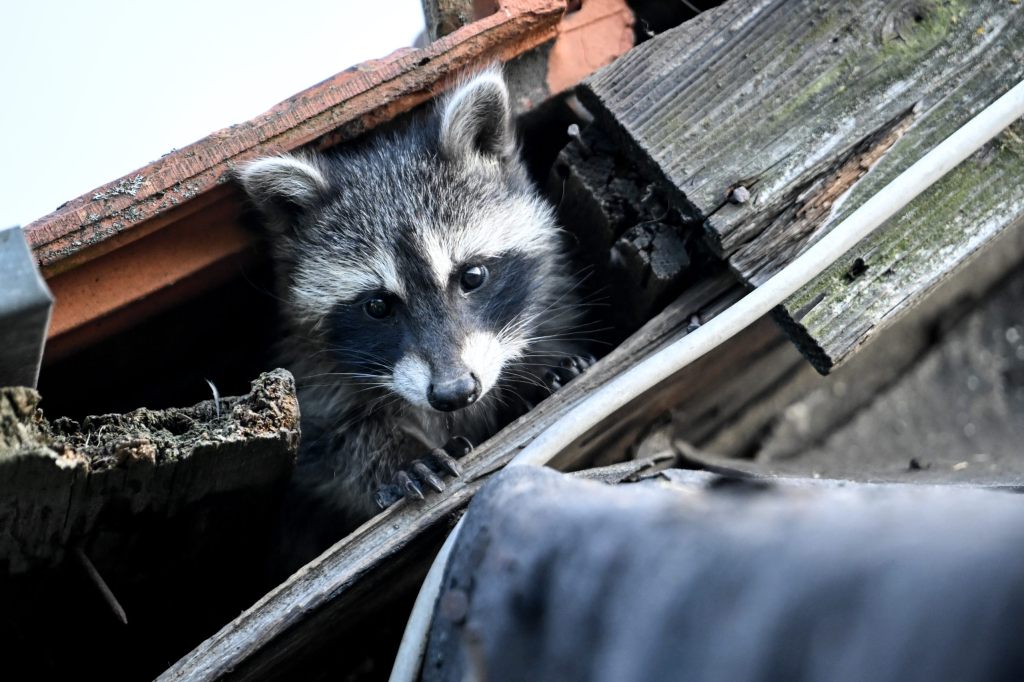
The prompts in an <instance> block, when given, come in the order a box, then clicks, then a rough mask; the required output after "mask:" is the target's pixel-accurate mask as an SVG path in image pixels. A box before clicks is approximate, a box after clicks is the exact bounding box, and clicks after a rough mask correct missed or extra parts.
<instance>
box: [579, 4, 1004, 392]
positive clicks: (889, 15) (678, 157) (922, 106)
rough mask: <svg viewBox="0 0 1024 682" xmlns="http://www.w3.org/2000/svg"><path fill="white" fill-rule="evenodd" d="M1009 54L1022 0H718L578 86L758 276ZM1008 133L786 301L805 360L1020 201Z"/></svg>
mask: <svg viewBox="0 0 1024 682" xmlns="http://www.w3.org/2000/svg"><path fill="white" fill-rule="evenodd" d="M1022 54H1024V8H1022V7H1021V6H1020V5H1018V4H1014V3H1009V2H1002V1H1001V0H982V1H979V2H974V3H957V2H951V1H949V0H916V1H914V2H898V3H891V2H884V1H883V0H858V1H856V2H844V3H819V2H812V1H811V0H772V1H770V2H757V1H755V0H732V1H731V2H728V3H726V4H724V5H722V6H721V7H719V8H717V9H714V10H711V11H708V12H705V13H704V14H702V15H700V16H698V17H697V18H695V19H694V20H693V21H690V22H688V23H686V24H684V25H682V26H680V27H678V28H676V29H673V30H671V31H667V32H666V33H664V34H662V35H659V36H656V37H655V38H653V39H652V40H650V41H648V42H647V43H645V44H643V45H641V46H640V47H638V48H637V49H635V50H633V51H631V52H630V53H629V54H628V55H626V56H625V57H623V58H622V59H620V60H618V61H617V62H616V63H615V64H613V65H612V66H611V67H609V68H607V69H605V70H603V71H602V72H600V73H598V74H596V75H595V76H594V77H592V78H591V79H589V80H588V81H587V82H586V83H585V84H584V86H583V88H582V92H581V99H582V100H583V101H584V102H585V103H586V104H587V105H588V106H589V107H590V108H591V109H592V110H593V112H594V113H595V115H596V116H597V117H598V119H599V120H600V121H601V122H602V124H603V125H605V126H606V127H608V128H609V129H612V130H614V131H615V132H616V134H617V135H618V136H619V137H620V138H621V139H623V140H625V143H626V144H627V145H628V146H629V148H630V149H632V150H633V152H634V153H635V154H636V155H637V156H638V157H639V158H640V159H641V160H642V161H643V162H644V164H645V165H646V167H647V168H648V169H649V170H650V171H651V172H652V173H653V174H654V175H655V176H656V177H659V178H661V179H662V180H663V181H664V182H665V184H666V185H668V186H669V187H671V188H673V190H674V192H675V196H676V199H677V201H678V202H679V203H680V204H681V205H682V206H684V207H685V208H686V209H688V210H689V211H690V212H691V213H692V214H694V216H695V217H696V218H698V219H702V220H704V221H705V228H706V233H707V238H708V242H709V244H710V245H711V246H712V247H713V248H714V250H715V251H716V252H717V253H718V254H719V255H720V256H721V257H723V258H726V259H727V260H728V262H729V265H730V267H731V268H732V269H733V270H734V271H735V272H736V273H737V274H738V275H739V276H740V277H741V278H742V279H743V280H744V281H745V282H747V283H748V284H749V285H751V286H757V285H758V284H760V283H762V282H764V281H765V280H766V279H767V278H768V277H770V276H771V275H772V274H773V273H775V272H777V271H778V270H779V268H781V267H782V266H784V265H785V264H786V263H787V262H789V261H790V260H791V259H792V258H793V257H795V256H796V255H797V254H799V253H800V252H801V251H802V250H804V249H805V248H806V247H807V246H808V245H809V244H810V243H812V242H813V241H815V240H816V239H818V238H819V237H820V236H822V235H823V234H825V233H827V232H828V231H829V230H830V229H832V227H834V226H835V225H836V224H838V222H840V221H841V220H842V219H843V218H845V217H846V216H847V215H849V213H850V212H852V211H853V210H854V209H855V208H856V207H857V206H859V205H860V204H861V203H863V202H864V201H865V200H866V199H867V198H868V197H870V196H871V195H872V194H873V193H874V192H876V191H877V190H878V189H879V188H880V187H882V186H883V185H884V184H886V183H887V182H888V181H889V180H891V179H892V178H894V177H895V176H896V175H897V174H898V173H899V172H901V171H902V170H904V169H905V168H907V167H908V166H909V165H910V164H911V163H913V162H914V161H916V160H917V159H918V158H920V157H921V156H922V155H923V154H924V153H925V152H927V151H928V150H929V149H930V148H931V147H933V146H934V145H935V144H937V143H938V142H940V141H941V140H943V139H944V138H945V137H947V136H948V135H949V134H950V133H951V132H953V131H954V130H956V129H957V128H958V127H959V126H960V125H962V124H963V123H964V122H966V121H967V120H968V119H969V118H971V117H972V116H973V115H974V114H976V113H977V112H978V111H980V110H981V109H982V108H984V107H985V106H986V105H987V104H989V103H990V102H992V101H993V100H995V99H996V98H997V97H998V96H999V95H1000V94H1002V93H1003V92H1004V91H1005V90H1007V89H1008V88H1009V87H1010V86H1012V85H1013V84H1015V83H1016V82H1017V81H1018V80H1019V79H1020V78H1021V74H1022V73H1024V67H1022V64H1024V60H1022V57H1021V55H1022ZM1022 138H1024V130H1022V129H1021V127H1020V124H1018V125H1017V126H1014V128H1013V129H1011V130H1008V131H1007V132H1006V133H1004V134H1003V135H1002V136H1001V137H1000V138H999V139H997V140H996V141H995V142H994V143H993V144H991V145H990V146H989V147H988V148H987V149H986V150H984V151H983V152H981V153H979V154H977V155H975V157H973V158H972V159H970V160H969V161H967V162H966V163H965V164H963V165H962V166H961V167H959V168H958V169H956V170H955V171H954V172H953V173H951V174H950V175H948V176H946V178H945V179H944V180H943V181H941V182H940V183H939V184H938V185H937V186H935V187H934V188H932V190H931V191H929V192H928V193H926V194H925V195H924V196H922V197H920V198H918V200H917V201H915V202H914V203H913V204H912V205H911V206H909V207H908V208H907V209H906V210H904V211H903V212H901V213H900V214H899V215H898V216H897V217H896V218H894V219H893V220H892V221H890V224H889V225H888V226H887V227H886V228H885V229H884V230H883V231H881V232H880V233H877V234H876V235H875V236H874V237H872V238H871V239H869V240H866V241H865V243H864V244H861V245H860V246H859V247H858V248H857V249H856V250H855V252H854V253H851V254H850V256H849V258H847V259H845V260H844V261H842V262H841V263H839V264H837V265H836V266H835V267H834V268H833V269H832V270H831V271H830V272H829V273H827V274H825V275H823V276H822V277H821V278H819V279H818V280H816V281H815V282H814V283H812V284H811V285H809V286H808V287H807V288H805V289H804V290H803V291H802V292H800V293H799V294H797V295H796V296H794V297H793V298H791V299H790V300H789V301H787V302H786V304H785V305H784V306H783V307H782V309H781V310H780V312H779V315H780V317H781V318H782V319H783V320H785V322H786V328H787V330H788V331H790V332H791V334H792V335H793V337H794V339H795V340H796V341H797V343H798V345H799V346H800V347H801V349H802V350H804V352H805V353H806V354H807V355H808V357H809V358H810V359H811V361H812V363H813V364H814V365H815V367H816V368H817V369H818V370H819V371H821V372H828V371H830V369H832V368H833V367H836V366H838V365H839V364H841V363H842V362H844V361H845V360H846V359H848V357H849V356H850V355H851V354H852V353H853V352H854V351H855V350H856V349H857V348H858V346H859V345H860V344H862V343H863V342H865V341H866V340H867V339H869V338H870V337H871V336H872V335H873V334H875V333H877V331H878V330H879V329H881V328H882V327H884V326H886V325H888V324H889V323H891V322H892V320H894V319H896V318H897V317H898V316H899V315H900V314H902V313H903V312H904V311H905V310H907V309H909V308H910V307H912V306H913V305H915V304H916V303H917V302H918V301H919V300H921V299H922V298H923V297H924V296H925V295H926V294H927V292H928V291H929V290H930V289H931V288H933V287H934V286H935V285H936V284H937V283H938V282H939V281H941V280H942V279H943V278H944V277H946V276H948V274H949V273H951V272H952V271H953V270H955V269H956V268H958V267H959V266H960V265H962V264H963V263H964V262H965V261H966V260H967V259H969V258H970V257H971V255H972V254H974V253H975V252H976V251H978V250H979V249H981V248H983V247H984V246H985V244H987V243H988V242H989V241H990V240H991V239H992V238H993V237H994V236H995V235H996V234H998V233H999V232H1000V231H1002V230H1003V229H1005V228H1006V227H1007V226H1009V225H1010V224H1011V223H1012V222H1013V221H1014V220H1016V219H1017V218H1018V217H1020V216H1021V215H1024V186H1022V185H1021V183H1019V182H1017V181H1015V180H1014V178H1019V177H1020V175H1021V173H1022V172H1024V144H1021V140H1022ZM733 190H738V191H737V192H736V193H734V192H733Z"/></svg>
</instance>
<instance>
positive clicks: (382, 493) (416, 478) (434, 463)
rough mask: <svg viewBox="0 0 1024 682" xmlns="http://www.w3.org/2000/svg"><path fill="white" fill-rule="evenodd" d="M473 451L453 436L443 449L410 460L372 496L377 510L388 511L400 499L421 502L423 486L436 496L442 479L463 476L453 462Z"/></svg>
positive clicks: (456, 463)
mask: <svg viewBox="0 0 1024 682" xmlns="http://www.w3.org/2000/svg"><path fill="white" fill-rule="evenodd" d="M472 450H473V444H472V443H470V442H469V439H467V438H464V437H462V436H456V437H455V438H452V439H451V440H450V441H448V442H447V443H445V446H444V447H443V448H434V449H433V450H432V451H431V452H430V454H428V455H427V456H426V457H423V458H422V459H417V460H413V462H412V463H411V464H410V465H409V467H408V468H407V469H403V470H401V471H399V472H398V473H397V474H395V476H394V478H392V479H391V483H389V484H387V485H384V486H381V487H380V489H379V490H377V493H376V494H375V495H374V496H373V499H374V501H375V502H376V503H377V506H378V507H380V508H381V509H387V508H388V507H390V506H391V505H393V504H394V503H395V502H398V501H399V500H400V499H402V498H403V497H411V498H415V499H417V500H422V499H424V494H423V487H422V486H421V483H422V484H425V485H427V486H429V487H430V488H431V489H433V490H434V491H436V492H439V493H440V492H444V489H445V485H444V481H443V480H442V478H441V476H444V475H450V476H462V467H461V466H460V465H459V463H458V461H457V460H456V458H457V457H463V456H465V455H466V454H468V453H469V452H471V451H472Z"/></svg>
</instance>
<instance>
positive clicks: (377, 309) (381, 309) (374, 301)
mask: <svg viewBox="0 0 1024 682" xmlns="http://www.w3.org/2000/svg"><path fill="white" fill-rule="evenodd" d="M363 307H364V308H366V314H367V315H369V316H370V317H372V318H374V319H375V320H383V319H384V318H385V317H387V316H388V315H390V314H391V307H392V306H391V301H389V300H388V299H386V298H381V297H380V296H374V297H373V298H371V299H370V300H369V301H367V302H366V303H365V304H364V305H363Z"/></svg>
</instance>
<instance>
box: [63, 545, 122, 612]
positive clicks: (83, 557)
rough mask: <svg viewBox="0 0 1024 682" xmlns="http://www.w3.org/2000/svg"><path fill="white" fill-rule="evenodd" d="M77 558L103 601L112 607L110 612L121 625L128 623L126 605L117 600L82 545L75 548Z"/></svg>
mask: <svg viewBox="0 0 1024 682" xmlns="http://www.w3.org/2000/svg"><path fill="white" fill-rule="evenodd" d="M73 553H74V555H75V558H76V559H77V560H78V564H79V565H80V566H81V567H82V570H83V571H85V574H86V575H87V576H88V577H89V580H90V581H91V582H92V583H93V584H94V585H95V586H96V589H97V590H99V593H100V596H102V597H103V601H105V602H106V603H107V606H109V607H110V612H111V613H113V614H114V617H115V618H117V620H118V621H120V623H121V625H128V615H127V614H126V613H125V612H124V607H122V606H121V602H119V601H117V597H115V596H114V592H113V590H111V589H110V586H109V585H107V581H106V580H104V579H103V576H102V575H100V572H99V571H98V570H96V566H95V565H94V564H93V563H92V560H91V559H89V557H88V555H87V554H86V553H85V552H84V551H82V548H81V547H75V549H74V552H73Z"/></svg>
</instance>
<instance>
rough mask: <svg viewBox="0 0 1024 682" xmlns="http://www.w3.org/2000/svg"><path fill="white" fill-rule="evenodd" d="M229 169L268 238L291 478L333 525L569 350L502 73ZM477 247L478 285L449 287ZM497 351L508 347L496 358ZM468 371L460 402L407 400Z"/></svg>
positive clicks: (545, 229) (528, 385) (565, 300)
mask: <svg viewBox="0 0 1024 682" xmlns="http://www.w3.org/2000/svg"><path fill="white" fill-rule="evenodd" d="M239 179H240V181H241V183H242V185H243V187H244V188H245V190H246V191H247V193H248V194H249V196H250V197H251V199H252V202H253V204H254V206H255V207H256V208H257V209H259V211H260V213H261V214H262V216H263V219H264V222H265V223H266V227H267V232H268V234H269V235H270V238H271V243H272V248H273V255H274V258H275V264H276V268H277V278H278V294H279V296H280V298H281V299H282V300H283V302H284V305H283V313H284V317H285V322H286V325H287V339H286V341H285V343H284V360H285V362H286V364H287V366H288V367H289V368H290V369H291V370H292V372H293V373H294V374H295V376H296V379H297V380H298V386H299V399H300V404H301V407H302V429H303V444H302V450H301V454H300V460H299V464H298V467H297V471H296V475H295V484H296V486H295V488H296V489H295V494H296V496H297V497H298V498H301V499H302V500H305V501H306V502H312V503H314V504H316V506H318V507H319V508H320V509H321V510H326V511H333V512H336V513H337V514H338V515H339V517H340V518H343V519H344V523H346V524H351V523H355V522H358V521H361V520H363V519H365V518H367V517H368V516H370V515H372V514H373V513H374V512H375V511H376V507H375V504H374V501H373V494H374V492H375V491H376V490H377V489H378V488H379V487H380V486H382V485H384V484H387V483H388V482H390V481H391V480H392V477H393V476H394V475H395V473H396V472H397V471H399V470H400V469H404V468H406V467H408V466H409V465H410V464H411V462H412V461H413V460H414V459H416V458H418V457H421V456H423V455H424V454H425V453H427V452H428V451H429V450H430V449H431V448H434V447H438V446H441V445H443V444H444V443H445V442H447V441H448V440H449V439H450V438H451V437H452V436H456V435H464V436H467V437H468V438H469V439H470V440H471V441H473V442H474V443H479V442H480V441H482V440H483V439H485V438H486V437H488V436H490V435H491V434H492V433H493V432H494V430H495V429H496V428H498V426H499V425H500V423H501V419H502V406H503V405H507V404H509V403H513V404H514V403H516V402H517V401H518V400H519V397H518V396H521V395H522V394H524V393H528V392H529V391H530V390H532V388H533V386H534V385H535V384H540V383H541V382H540V378H541V377H542V376H543V375H544V373H545V372H546V371H547V370H548V368H549V367H551V366H553V365H556V364H557V363H558V362H559V361H560V360H561V359H562V358H563V357H565V356H567V355H571V354H574V353H576V352H578V348H577V347H576V345H575V344H574V342H573V341H572V340H570V337H572V330H573V328H574V327H575V324H576V311H577V306H576V305H575V302H574V299H573V294H572V291H573V288H574V282H573V280H572V278H571V277H570V276H569V274H568V272H569V270H568V265H567V262H566V260H565V258H564V257H563V255H562V246H561V240H560V233H559V230H558V229H557V227H556V225H555V222H554V217H553V212H552V210H551V208H550V207H549V206H548V205H547V204H546V203H544V202H543V201H542V200H541V198H540V197H539V195H538V194H537V192H536V190H535V189H534V188H533V186H532V185H531V183H530V181H529V179H528V177H527V175H526V171H525V168H524V166H523V164H522V162H521V160H520V159H519V155H518V152H517V150H516V145H515V139H514V135H513V132H512V124H511V114H510V110H509V95H508V91H507V89H506V87H505V84H504V82H503V80H502V78H501V75H500V72H498V71H496V70H490V71H485V72H483V73H482V74H479V75H478V76H476V77H475V78H473V79H471V80H469V81H468V82H466V83H465V84H463V85H461V86H460V87H458V88H457V89H456V90H455V92H454V93H453V94H452V95H450V96H449V97H448V98H447V99H446V100H445V101H444V102H443V103H442V104H441V106H440V107H439V109H438V110H437V111H433V112H429V113H428V114H426V115H424V116H421V117H419V118H417V119H415V120H413V121H412V122H409V123H405V124H403V125H402V126H401V127H397V128H395V129H392V130H391V131H389V132H385V133H382V134H378V135H375V136H372V137H371V138H370V139H367V140H365V141H362V142H359V143H356V144H350V145H347V146H346V147H345V148H343V149H341V150H339V151H337V152H334V153H332V154H330V155H325V156H320V155H317V156H305V157H297V156H288V157H279V158H270V159H261V160H258V161H255V162H253V163H251V164H249V165H248V166H246V167H244V168H243V169H241V171H240V172H239ZM484 263H485V264H486V267H487V268H488V273H489V274H488V279H487V280H486V281H485V283H484V285H483V286H481V287H480V289H479V290H478V291H471V292H466V291H464V290H463V289H462V288H460V287H462V284H461V282H462V280H461V279H460V276H461V275H460V273H462V272H464V271H465V269H466V268H467V267H468V266H470V265H473V264H484ZM375 292H376V293H375ZM382 292H386V294H384V293H382ZM379 295H386V296H387V300H388V301H393V308H392V310H393V311H394V312H393V313H392V316H391V317H390V318H388V319H387V320H383V321H379V320H372V319H370V317H369V315H368V313H367V312H366V309H367V308H366V302H367V301H368V300H369V298H372V297H374V296H379ZM468 338H472V339H475V345H474V344H470V342H468V341H466V339H468ZM495 339H500V340H499V341H495ZM468 345H472V349H470V350H466V349H465V348H464V346H468ZM499 350H501V351H502V352H504V351H506V350H511V351H517V352H513V353H511V354H512V355H513V356H514V357H509V358H506V360H505V362H504V363H503V364H502V365H501V367H500V370H501V371H500V373H497V371H496V370H497V368H498V363H496V362H494V361H493V358H494V357H496V355H495V354H496V353H497V352H498V351H499ZM400 361H402V362H403V364H402V366H401V368H400V370H401V371H400V372H399V373H398V374H396V370H395V367H396V365H397V364H398V363H399V362H400ZM470 370H472V371H473V376H474V377H477V376H478V375H479V383H481V384H483V390H484V394H483V396H482V397H481V398H480V399H479V400H478V401H477V402H475V403H474V404H472V405H469V406H468V407H465V408H463V409H461V410H458V411H455V412H439V411H436V410H434V409H432V408H431V407H430V406H429V405H428V404H426V402H425V400H423V399H421V398H420V396H421V394H422V391H423V387H424V385H426V384H425V382H426V383H429V382H431V381H439V380H440V378H442V377H444V376H449V375H451V374H452V373H453V372H460V371H461V372H466V371H470ZM488 373H491V374H493V376H490V377H488V376H483V375H484V374H488ZM495 378H496V380H493V381H491V379H495ZM489 382H490V385H488V383H489Z"/></svg>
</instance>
